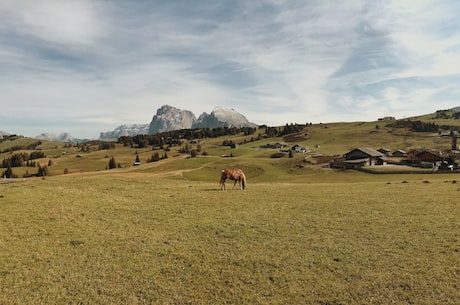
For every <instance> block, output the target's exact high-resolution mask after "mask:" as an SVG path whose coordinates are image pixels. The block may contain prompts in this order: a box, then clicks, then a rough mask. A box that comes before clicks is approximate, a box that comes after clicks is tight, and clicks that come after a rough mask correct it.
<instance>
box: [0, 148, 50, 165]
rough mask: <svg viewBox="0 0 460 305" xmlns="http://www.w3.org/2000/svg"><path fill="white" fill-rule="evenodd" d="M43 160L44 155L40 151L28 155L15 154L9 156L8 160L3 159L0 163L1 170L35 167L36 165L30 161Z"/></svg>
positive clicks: (23, 153)
mask: <svg viewBox="0 0 460 305" xmlns="http://www.w3.org/2000/svg"><path fill="white" fill-rule="evenodd" d="M40 158H45V153H44V152H42V151H34V152H31V153H30V154H28V153H25V152H22V153H15V154H13V155H11V157H9V158H5V159H3V161H2V163H1V167H2V168H7V167H9V166H10V167H20V166H30V167H35V166H36V163H35V162H34V161H32V160H35V159H40Z"/></svg>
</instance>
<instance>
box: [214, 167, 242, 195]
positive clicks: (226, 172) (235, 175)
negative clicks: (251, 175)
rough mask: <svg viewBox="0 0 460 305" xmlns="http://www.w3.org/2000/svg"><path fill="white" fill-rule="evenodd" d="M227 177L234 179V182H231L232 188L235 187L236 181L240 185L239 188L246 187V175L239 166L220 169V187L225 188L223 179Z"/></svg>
mask: <svg viewBox="0 0 460 305" xmlns="http://www.w3.org/2000/svg"><path fill="white" fill-rule="evenodd" d="M227 179H230V180H234V181H235V183H233V188H232V190H233V189H234V188H235V185H236V183H237V182H238V184H239V185H240V188H241V189H242V190H244V189H245V188H246V185H247V182H246V176H245V175H244V173H243V171H242V170H241V169H239V168H226V169H223V170H222V173H221V175H220V189H221V190H225V189H226V186H225V181H226V180H227Z"/></svg>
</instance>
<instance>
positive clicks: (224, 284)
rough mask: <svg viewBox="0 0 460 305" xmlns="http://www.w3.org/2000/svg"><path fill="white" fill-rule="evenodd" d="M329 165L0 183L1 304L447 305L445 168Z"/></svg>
mask: <svg viewBox="0 0 460 305" xmlns="http://www.w3.org/2000/svg"><path fill="white" fill-rule="evenodd" d="M200 171H203V173H204V175H203V177H204V176H205V175H206V176H207V173H208V172H209V171H210V170H209V169H208V168H204V169H203V168H202V169H199V170H197V172H200ZM341 175H342V176H341V178H342V182H339V181H335V180H334V181H332V182H328V181H327V180H328V178H327V177H331V178H332V177H333V176H324V177H323V178H322V179H323V180H324V181H323V182H314V181H311V180H310V179H307V180H306V181H304V182H303V183H302V182H301V181H300V180H298V181H296V182H277V181H275V180H268V181H265V182H264V181H262V180H263V179H261V178H260V177H259V179H257V178H255V181H251V180H249V187H248V188H247V189H246V190H244V191H240V190H227V191H221V190H220V189H219V185H218V181H217V176H218V175H217V176H216V177H214V178H213V179H212V180H213V181H206V180H207V179H202V180H201V181H200V180H199V179H197V177H198V176H199V174H198V173H196V172H195V173H194V172H193V171H190V172H184V173H183V174H182V175H175V176H172V177H167V178H161V177H154V176H136V177H118V176H107V175H87V176H86V175H81V176H80V175H76V176H64V177H47V178H46V179H28V180H27V181H25V182H18V183H11V184H4V185H0V249H1V251H0V304H5V305H6V304H458V302H459V300H460V292H459V291H460V290H459V285H460V280H459V278H460V230H459V229H460V204H459V203H458V196H459V194H460V193H459V187H460V185H459V184H457V183H456V180H455V178H456V175H428V178H427V177H426V175H425V176H423V175H420V176H419V175H407V176H400V175H385V176H384V179H383V178H379V179H369V178H368V177H369V175H365V174H360V173H354V172H342V173H341ZM320 180H321V179H320ZM403 182H404V183H403ZM406 182H407V183H406Z"/></svg>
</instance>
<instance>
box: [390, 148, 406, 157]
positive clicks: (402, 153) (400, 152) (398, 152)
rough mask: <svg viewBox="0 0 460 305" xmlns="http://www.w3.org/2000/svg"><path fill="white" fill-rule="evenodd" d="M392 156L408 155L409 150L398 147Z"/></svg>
mask: <svg viewBox="0 0 460 305" xmlns="http://www.w3.org/2000/svg"><path fill="white" fill-rule="evenodd" d="M391 156H393V157H406V156H407V152H406V151H404V150H402V149H398V150H395V151H394V152H393V153H392V154H391Z"/></svg>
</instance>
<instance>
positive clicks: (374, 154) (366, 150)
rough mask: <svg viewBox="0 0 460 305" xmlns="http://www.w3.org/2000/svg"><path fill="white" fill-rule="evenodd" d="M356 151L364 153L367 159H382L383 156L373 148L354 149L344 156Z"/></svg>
mask: <svg viewBox="0 0 460 305" xmlns="http://www.w3.org/2000/svg"><path fill="white" fill-rule="evenodd" d="M356 150H359V151H362V152H363V153H365V154H366V155H368V156H369V157H382V156H383V155H382V153H381V152H379V151H376V150H375V149H373V148H355V149H353V150H350V151H349V152H347V153H346V154H345V155H348V154H349V153H351V152H354V151H356Z"/></svg>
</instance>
